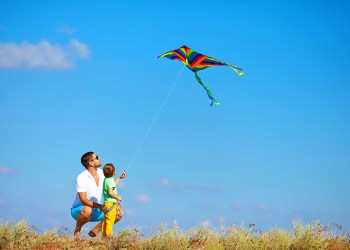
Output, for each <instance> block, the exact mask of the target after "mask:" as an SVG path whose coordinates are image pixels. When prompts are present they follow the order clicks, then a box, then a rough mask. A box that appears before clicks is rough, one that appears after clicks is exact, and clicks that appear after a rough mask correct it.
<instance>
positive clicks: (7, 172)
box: [0, 167, 15, 175]
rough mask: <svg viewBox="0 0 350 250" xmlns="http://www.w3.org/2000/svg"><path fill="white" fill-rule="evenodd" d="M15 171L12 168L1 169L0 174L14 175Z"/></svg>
mask: <svg viewBox="0 0 350 250" xmlns="http://www.w3.org/2000/svg"><path fill="white" fill-rule="evenodd" d="M14 172H15V171H14V170H13V169H12V168H8V167H0V174H4V175H5V174H13V173H14Z"/></svg>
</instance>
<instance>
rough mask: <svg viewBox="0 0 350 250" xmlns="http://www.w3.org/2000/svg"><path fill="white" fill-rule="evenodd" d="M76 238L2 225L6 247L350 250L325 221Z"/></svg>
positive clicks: (349, 238) (349, 237)
mask: <svg viewBox="0 0 350 250" xmlns="http://www.w3.org/2000/svg"><path fill="white" fill-rule="evenodd" d="M71 235H72V232H71V230H69V229H67V228H60V229H57V230H51V231H47V232H45V233H43V234H41V233H40V232H39V230H37V229H36V228H34V227H32V226H29V225H28V224H27V222H26V221H20V222H18V223H13V222H7V223H4V224H0V249H120V250H122V249H124V250H126V249H128V250H138V249H140V250H141V249H148V250H182V249H198V250H199V249H205V250H225V249H229V250H231V249H239V250H251V249H257V250H259V249H264V250H283V249H286V250H287V249H288V250H304V249H305V250H309V249H318V250H321V249H325V250H350V234H349V233H348V234H345V233H344V232H343V231H342V228H341V226H340V225H337V224H333V225H332V226H329V225H326V226H323V225H322V224H321V223H319V222H314V223H311V224H309V225H302V223H300V222H294V223H293V230H292V231H291V232H287V231H285V230H281V229H274V230H271V231H270V232H267V233H263V232H262V231H261V230H258V229H255V227H254V226H250V227H249V228H243V227H236V226H231V227H227V226H222V227H221V229H220V230H219V231H218V232H217V231H215V230H210V229H208V228H204V227H201V228H194V229H191V230H188V231H184V232H183V231H181V230H180V229H179V227H178V226H177V224H176V223H174V224H173V225H172V226H171V227H170V228H167V227H165V226H164V225H160V226H158V227H156V228H155V229H154V231H153V233H152V234H151V235H150V236H147V237H145V236H144V235H143V234H142V233H141V232H140V230H139V229H137V228H128V229H123V230H119V231H118V232H116V233H115V235H114V237H113V238H112V239H108V240H101V239H81V240H76V239H74V238H72V237H71Z"/></svg>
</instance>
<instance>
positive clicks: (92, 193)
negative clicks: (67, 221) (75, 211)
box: [72, 169, 105, 207]
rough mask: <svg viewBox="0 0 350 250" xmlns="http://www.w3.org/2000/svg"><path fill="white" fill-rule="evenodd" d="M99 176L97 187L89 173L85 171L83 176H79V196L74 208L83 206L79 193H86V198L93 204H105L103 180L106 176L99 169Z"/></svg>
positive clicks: (77, 184) (77, 183) (77, 182)
mask: <svg viewBox="0 0 350 250" xmlns="http://www.w3.org/2000/svg"><path fill="white" fill-rule="evenodd" d="M97 174H98V176H99V181H98V186H97V185H96V182H95V178H94V177H93V176H92V175H91V174H90V173H89V171H87V170H85V171H84V172H82V173H81V174H79V175H78V177H77V181H76V187H77V195H76V197H75V201H74V203H73V205H72V207H77V206H79V205H83V203H81V201H80V199H79V196H78V193H79V192H86V198H87V199H88V200H91V201H93V202H96V203H99V204H103V192H102V191H103V180H104V179H105V176H104V174H103V171H102V170H101V169H97Z"/></svg>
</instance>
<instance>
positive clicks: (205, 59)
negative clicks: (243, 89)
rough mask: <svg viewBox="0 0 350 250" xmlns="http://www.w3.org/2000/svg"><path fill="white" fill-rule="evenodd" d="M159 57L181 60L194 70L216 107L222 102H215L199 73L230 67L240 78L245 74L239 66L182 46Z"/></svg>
mask: <svg viewBox="0 0 350 250" xmlns="http://www.w3.org/2000/svg"><path fill="white" fill-rule="evenodd" d="M159 57H166V58H169V59H171V60H179V61H181V62H183V63H184V64H185V65H186V67H187V68H189V69H190V70H192V71H193V72H194V74H195V76H196V79H197V81H198V82H199V83H200V85H202V86H203V88H204V89H205V90H206V91H207V94H208V97H209V98H210V100H211V101H212V102H211V105H210V106H212V105H213V103H214V104H215V105H219V104H220V102H217V101H216V100H215V98H214V97H213V95H212V93H211V91H210V89H209V88H208V87H207V86H205V85H204V83H203V82H202V80H201V79H200V78H199V76H198V73H197V72H198V71H199V70H202V69H205V68H208V67H211V66H228V67H230V68H232V69H233V70H234V71H235V72H236V73H237V74H238V75H239V76H241V75H243V72H242V71H241V70H242V69H240V68H238V67H237V66H234V65H231V64H228V63H224V62H221V61H219V60H217V59H215V58H212V57H209V56H206V55H203V54H200V53H198V52H196V51H194V50H192V49H190V48H189V47H187V46H185V45H184V46H182V47H180V48H178V49H175V50H171V51H168V52H166V53H164V54H161V55H160V56H158V57H157V58H159Z"/></svg>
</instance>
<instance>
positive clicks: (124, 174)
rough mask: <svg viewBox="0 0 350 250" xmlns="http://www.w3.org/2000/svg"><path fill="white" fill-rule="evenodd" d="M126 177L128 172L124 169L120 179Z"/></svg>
mask: <svg viewBox="0 0 350 250" xmlns="http://www.w3.org/2000/svg"><path fill="white" fill-rule="evenodd" d="M125 177H126V172H125V171H124V172H123V173H122V174H121V176H119V178H120V179H124V178H125Z"/></svg>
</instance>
